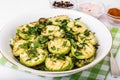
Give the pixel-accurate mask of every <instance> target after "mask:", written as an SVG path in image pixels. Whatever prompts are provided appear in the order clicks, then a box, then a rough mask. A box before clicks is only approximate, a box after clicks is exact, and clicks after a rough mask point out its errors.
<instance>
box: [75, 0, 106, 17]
mask: <svg viewBox="0 0 120 80" xmlns="http://www.w3.org/2000/svg"><path fill="white" fill-rule="evenodd" d="M77 10H78V11H82V12H85V13H87V14H89V15H92V16H94V17H96V18H99V17H100V16H101V15H103V14H104V5H103V4H102V3H101V2H97V1H94V0H92V1H91V0H89V1H81V2H80V3H78V7H77Z"/></svg>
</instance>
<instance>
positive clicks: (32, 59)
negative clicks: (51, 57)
mask: <svg viewBox="0 0 120 80" xmlns="http://www.w3.org/2000/svg"><path fill="white" fill-rule="evenodd" d="M47 55H48V52H47V51H46V50H43V49H41V48H37V49H36V50H34V49H30V50H29V51H27V52H26V53H22V54H20V62H21V63H22V64H24V65H26V66H29V67H32V66H36V65H39V64H41V63H43V62H44V61H45V59H46V57H47Z"/></svg>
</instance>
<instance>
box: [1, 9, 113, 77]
mask: <svg viewBox="0 0 120 80" xmlns="http://www.w3.org/2000/svg"><path fill="white" fill-rule="evenodd" d="M63 14H64V15H68V16H69V17H70V18H72V19H75V18H78V17H81V21H83V22H84V23H85V24H86V25H87V26H88V28H89V29H90V30H91V31H92V32H95V36H96V37H97V39H98V43H99V45H100V46H99V47H98V50H97V55H96V58H95V60H94V61H93V62H91V63H90V64H88V65H85V66H83V67H81V68H77V69H73V70H69V71H62V72H50V71H40V70H35V69H32V68H28V67H26V66H24V65H22V64H20V63H19V62H18V61H17V60H16V59H15V58H14V56H13V54H12V52H11V48H10V45H9V44H10V39H11V38H13V37H14V36H15V34H16V27H18V26H19V25H21V24H26V23H29V22H32V21H36V20H38V19H39V18H40V17H53V16H56V15H63ZM111 46H112V37H111V34H110V32H109V30H108V29H107V28H106V27H105V25H104V24H103V23H101V22H100V21H99V20H97V19H95V18H94V17H91V16H89V15H87V14H84V13H81V12H77V11H73V10H66V9H50V10H44V11H41V12H39V11H38V12H37V13H35V12H31V14H30V13H29V14H23V15H20V16H19V17H17V18H16V19H13V20H11V21H10V22H8V24H6V25H4V28H3V29H2V30H1V31H0V51H1V53H2V55H3V56H4V57H5V58H6V59H7V60H8V61H9V62H11V63H12V64H13V65H16V66H17V67H18V68H19V69H20V70H23V71H29V72H32V73H34V74H37V75H42V76H49V77H59V76H67V75H71V74H74V73H77V72H80V71H83V70H86V69H89V68H91V67H93V66H94V65H96V64H97V63H98V62H100V61H101V60H102V59H104V57H105V56H106V55H107V54H108V53H109V51H110V49H111Z"/></svg>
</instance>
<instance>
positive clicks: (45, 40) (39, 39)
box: [38, 35, 48, 43]
mask: <svg viewBox="0 0 120 80" xmlns="http://www.w3.org/2000/svg"><path fill="white" fill-rule="evenodd" d="M38 41H39V42H40V43H45V42H47V41H48V37H46V36H43V35H40V36H39V38H38Z"/></svg>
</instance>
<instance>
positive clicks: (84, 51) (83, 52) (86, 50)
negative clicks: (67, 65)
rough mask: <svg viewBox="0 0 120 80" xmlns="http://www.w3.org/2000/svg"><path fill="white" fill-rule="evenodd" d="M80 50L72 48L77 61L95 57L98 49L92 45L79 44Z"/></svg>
mask: <svg viewBox="0 0 120 80" xmlns="http://www.w3.org/2000/svg"><path fill="white" fill-rule="evenodd" d="M77 46H78V48H77V49H76V48H74V47H72V49H71V52H72V54H73V55H74V56H75V57H76V58H77V59H87V58H90V57H91V56H93V55H95V52H96V49H95V48H94V46H93V45H92V44H91V43H79V44H77Z"/></svg>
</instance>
